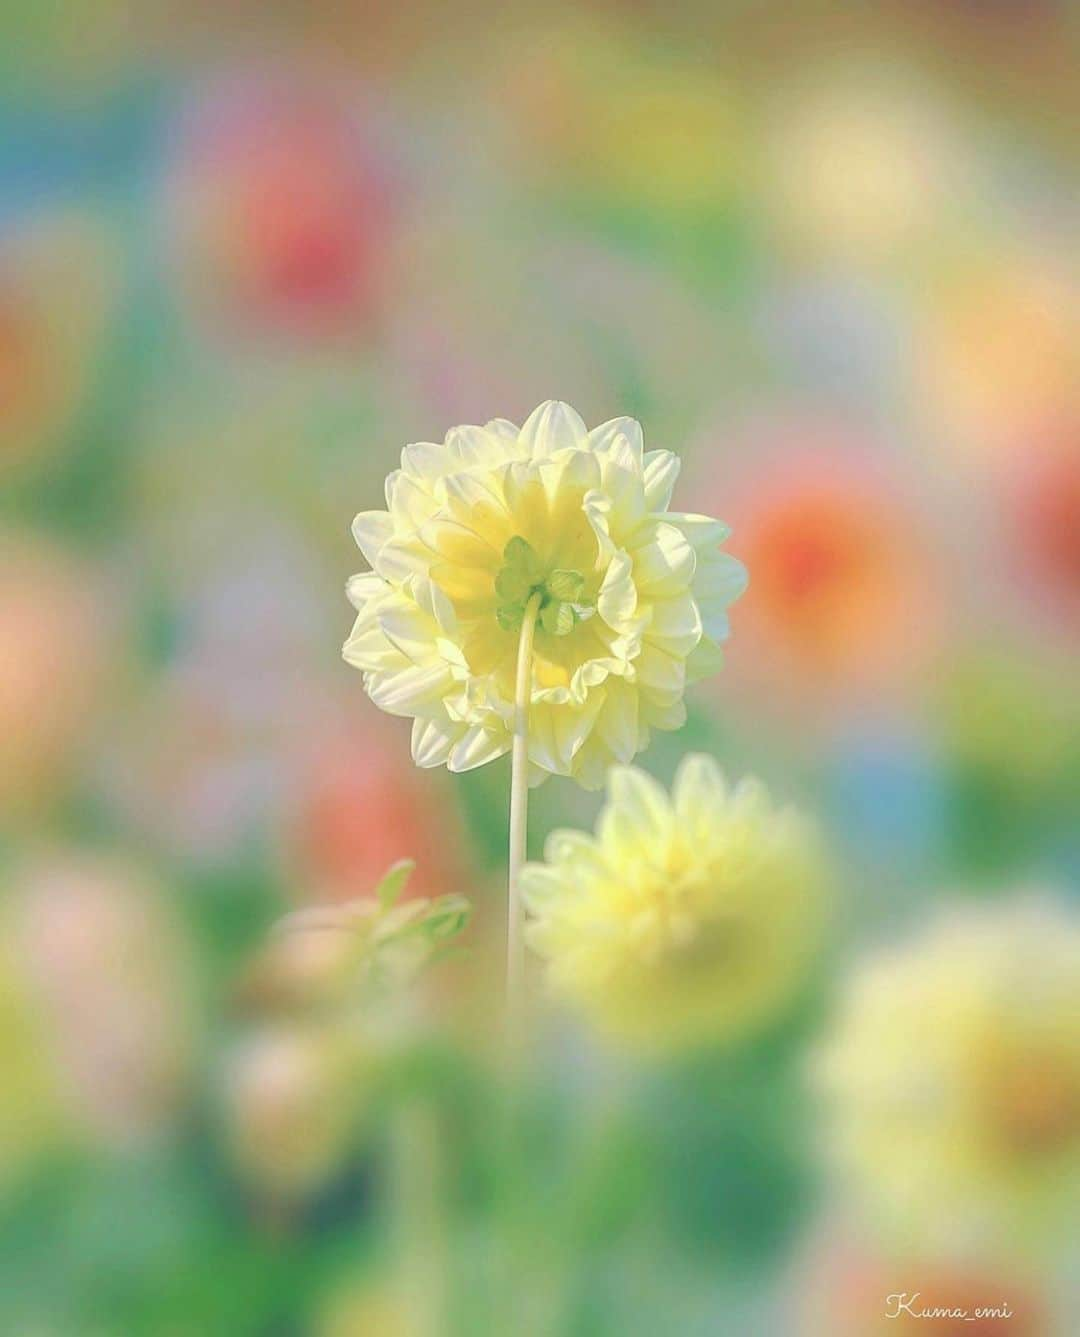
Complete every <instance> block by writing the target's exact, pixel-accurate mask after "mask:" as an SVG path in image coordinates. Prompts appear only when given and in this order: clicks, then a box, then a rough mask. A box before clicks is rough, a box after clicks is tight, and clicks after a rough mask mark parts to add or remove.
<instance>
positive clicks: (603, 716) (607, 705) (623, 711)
mask: <svg viewBox="0 0 1080 1337" xmlns="http://www.w3.org/2000/svg"><path fill="white" fill-rule="evenodd" d="M639 703H640V696H639V693H638V692H637V691H635V689H634V688H633V687H631V686H630V685H629V684H627V683H624V682H622V681H621V680H619V679H613V680H612V681H610V682H609V683H608V685H607V687H606V689H605V693H604V704H603V706H602V707H601V709H600V713H599V714H598V715H597V717H596V733H597V736H598V737H599V738H601V739H602V740H603V742H604V743H605V744H606V745H607V747H608V749H609V750H610V752H611V755H612V757H613V758H614V759H615V760H616V761H618V762H623V763H627V762H630V761H632V760H633V758H634V756H635V754H636V753H637V750H638V739H639V734H640V730H639V727H638V709H639Z"/></svg>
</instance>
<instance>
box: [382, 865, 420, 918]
mask: <svg viewBox="0 0 1080 1337" xmlns="http://www.w3.org/2000/svg"><path fill="white" fill-rule="evenodd" d="M415 867H416V862H415V860H413V859H399V860H398V861H397V863H395V864H391V866H390V867H389V868H388V869H387V870H386V872H385V873H384V874H383V878H382V881H381V882H380V883H379V885H378V886H377V887H376V888H375V895H376V896H377V897H378V900H379V904H380V905H381V906H382V908H383V909H384V910H389V909H390V908H391V907H392V906H393V904H394V903H395V901H396V900H397V898H398V897H399V896H400V895H401V893H402V891H404V889H405V883H406V882H408V880H409V878H410V876H411V875H412V871H413V869H414V868H415Z"/></svg>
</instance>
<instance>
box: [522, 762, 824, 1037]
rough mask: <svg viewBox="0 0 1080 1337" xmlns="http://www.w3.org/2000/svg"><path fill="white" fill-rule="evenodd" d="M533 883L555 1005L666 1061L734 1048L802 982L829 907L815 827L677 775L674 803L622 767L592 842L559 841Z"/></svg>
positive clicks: (536, 924) (537, 932) (682, 772)
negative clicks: (703, 1047) (709, 1047)
mask: <svg viewBox="0 0 1080 1337" xmlns="http://www.w3.org/2000/svg"><path fill="white" fill-rule="evenodd" d="M545 853H546V862H545V863H542V864H529V865H527V866H526V868H525V869H524V870H523V873H522V879H521V887H522V893H523V895H524V898H525V902H526V905H527V906H528V907H529V909H530V910H531V911H532V912H533V914H534V915H535V919H534V921H533V922H532V923H531V925H530V926H529V928H528V930H527V936H528V940H529V941H530V942H531V944H532V946H533V947H534V948H536V950H537V951H538V952H540V953H541V955H543V956H545V957H546V958H548V960H549V962H550V967H549V976H550V982H551V984H552V987H553V989H554V990H555V991H556V992H557V993H558V994H561V995H562V996H563V997H565V998H566V999H567V1000H568V1001H570V1002H572V1003H574V1004H576V1005H578V1006H579V1007H581V1008H582V1009H583V1010H584V1011H585V1012H587V1013H588V1014H590V1016H591V1017H592V1019H593V1020H594V1021H595V1023H596V1024H597V1026H598V1027H599V1028H600V1029H601V1030H603V1031H605V1032H606V1033H607V1034H608V1035H609V1036H610V1037H611V1038H613V1039H616V1040H624V1041H627V1042H630V1043H632V1044H638V1045H641V1046H646V1047H653V1046H655V1047H657V1048H681V1047H684V1046H690V1045H696V1044H703V1043H707V1042H710V1041H715V1042H720V1041H724V1040H730V1039H735V1038H736V1037H738V1036H739V1035H740V1034H742V1033H745V1032H746V1031H748V1030H750V1029H752V1028H754V1027H755V1026H757V1025H759V1024H761V1023H762V1022H764V1021H766V1020H767V1019H768V1018H769V1017H770V1016H771V1015H773V1014H774V1013H775V1012H776V1011H777V1009H778V1008H780V1007H781V1006H782V1005H783V1003H784V1002H785V1001H786V1000H787V999H788V998H789V997H790V995H791V993H792V991H793V990H794V989H795V987H796V986H797V985H798V984H799V983H800V981H801V980H802V979H803V977H804V972H805V968H806V966H807V964H808V962H809V960H810V958H811V956H812V954H813V952H814V950H815V948H816V945H817V942H818V939H819V932H820V928H821V923H822V918H823V912H824V905H825V896H824V877H823V866H822V859H821V853H820V848H819V842H818V838H817V835H816V833H815V830H814V828H813V827H812V825H811V824H810V823H809V822H808V821H806V820H805V819H804V818H803V817H802V816H801V815H800V814H799V813H797V812H795V811H794V810H792V809H790V808H777V807H775V806H774V805H773V804H772V803H771V801H770V799H769V796H768V794H767V792H766V790H765V788H764V787H763V786H762V785H761V784H760V783H758V782H757V781H755V780H743V781H741V782H740V783H739V784H738V785H737V786H736V787H735V788H734V789H729V788H728V786H727V784H726V783H725V781H724V778H723V776H722V775H721V773H720V769H719V767H718V766H717V765H716V763H715V762H714V761H712V759H711V758H709V757H706V756H701V755H691V756H689V757H687V758H685V760H684V761H683V762H682V764H681V766H680V767H679V771H678V774H677V775H676V777H675V784H674V788H673V791H672V794H671V797H670V798H669V797H668V795H667V794H666V793H665V792H664V791H663V790H662V789H661V788H660V786H659V785H658V784H657V783H656V782H655V781H654V780H652V779H651V778H650V777H649V776H647V775H646V774H645V773H644V772H642V771H640V770H637V769H635V768H633V767H615V768H613V769H612V771H611V774H610V776H609V779H608V802H607V804H606V806H605V808H604V810H603V812H602V813H601V815H600V819H599V822H598V824H597V830H596V835H595V837H590V836H587V835H584V834H582V833H580V832H576V831H556V832H554V833H553V834H552V835H551V837H550V838H549V840H548V842H547V848H546V851H545Z"/></svg>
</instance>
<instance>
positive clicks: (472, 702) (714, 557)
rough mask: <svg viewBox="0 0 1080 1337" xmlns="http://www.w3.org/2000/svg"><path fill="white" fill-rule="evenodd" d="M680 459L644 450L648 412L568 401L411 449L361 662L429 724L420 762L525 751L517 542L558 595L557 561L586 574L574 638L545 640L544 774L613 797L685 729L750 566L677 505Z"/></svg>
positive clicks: (538, 655) (358, 603)
mask: <svg viewBox="0 0 1080 1337" xmlns="http://www.w3.org/2000/svg"><path fill="white" fill-rule="evenodd" d="M678 467H679V462H678V459H677V457H676V456H674V455H673V454H671V453H670V452H668V451H652V452H650V453H649V454H647V455H646V454H644V452H643V441H642V434H641V428H640V425H639V424H638V423H636V422H635V421H634V420H633V419H630V418H613V419H611V421H609V422H606V423H603V424H602V425H601V426H600V427H597V428H594V429H593V430H592V431H591V432H590V431H587V429H586V427H585V424H584V423H583V422H582V420H581V418H580V417H579V416H578V414H577V413H576V412H575V411H574V410H573V409H572V408H570V406H569V405H567V404H563V403H559V402H557V401H549V402H548V403H545V404H541V405H540V406H539V408H537V409H536V410H535V412H533V413H532V414H531V415H530V416H529V418H528V419H527V421H526V422H525V424H524V426H523V427H522V428H521V429H520V430H519V429H518V428H517V427H515V426H514V425H513V424H512V423H510V422H507V421H506V420H505V419H493V420H492V421H491V422H488V423H487V424H485V425H484V426H466V427H458V428H454V429H453V430H452V431H450V432H448V433H447V436H446V439H445V440H444V441H443V442H442V443H433V442H416V443H414V444H412V445H409V446H406V447H405V449H404V450H403V451H402V456H401V468H400V469H399V470H396V471H394V473H393V474H391V476H390V477H389V478H388V479H387V486H386V495H387V507H388V509H387V510H385V511H366V512H362V513H361V514H360V515H358V516H357V517H356V520H355V521H354V524H353V533H354V535H355V538H356V541H357V544H358V545H359V547H360V549H361V551H362V552H363V554H364V556H365V557H366V558H367V560H368V562H369V564H370V566H371V567H372V570H371V571H369V572H366V573H363V574H361V575H358V576H354V577H353V578H352V579H351V580H350V581H349V583H348V586H347V594H348V597H349V600H350V602H351V603H352V604H353V606H354V607H355V608H356V610H357V617H356V621H355V624H354V626H353V629H352V632H351V633H350V636H349V638H348V640H347V641H346V643H345V646H344V648H343V655H344V657H345V659H346V660H347V661H348V662H349V663H350V664H353V665H355V666H356V667H357V668H359V669H360V670H361V671H362V672H363V673H364V681H365V687H366V689H367V691H368V693H369V694H370V695H371V697H372V700H373V701H375V703H376V704H377V705H379V706H381V707H382V708H383V709H385V710H387V711H389V712H391V713H393V714H399V715H413V716H414V717H415V723H414V727H413V743H412V746H413V755H414V758H415V760H416V762H417V764H418V765H421V766H437V765H443V764H445V765H447V766H449V767H450V769H452V770H467V769H470V768H472V767H474V766H479V765H483V764H484V763H485V762H486V761H489V760H491V759H492V758H494V757H496V756H499V755H501V753H503V752H505V751H506V750H507V749H508V747H509V743H510V731H511V726H512V721H513V717H514V702H513V699H512V698H513V679H514V672H513V670H514V659H515V656H516V651H517V643H516V635H515V632H514V630H513V627H514V617H513V610H512V609H510V610H509V613H507V614H506V615H504V614H500V616H499V617H497V616H496V613H497V611H498V609H499V607H500V600H502V599H503V596H502V595H499V594H498V593H497V591H496V580H497V578H498V577H499V572H500V570H501V568H502V566H503V564H504V562H505V561H506V557H505V553H506V551H507V544H508V542H509V540H510V539H512V538H521V539H524V540H525V542H526V544H528V545H529V551H531V553H532V554H533V556H532V558H531V559H530V560H531V561H533V562H534V563H538V564H539V566H538V568H537V570H538V571H539V575H536V576H535V577H533V578H534V579H537V580H539V581H541V586H539V587H538V588H543V581H544V580H546V579H547V576H546V575H545V574H544V573H545V572H546V573H550V572H553V571H555V570H569V571H572V572H576V573H578V576H579V577H580V578H581V581H582V585H581V589H582V600H583V602H582V603H581V605H579V606H577V607H576V611H575V616H574V620H573V621H572V622H571V623H570V624H569V629H568V631H566V634H565V636H564V637H561V638H560V637H557V636H555V635H554V628H551V629H546V628H545V627H544V626H543V625H541V626H539V627H538V628H537V631H536V636H535V661H534V671H533V682H532V700H531V709H530V755H529V762H530V779H531V781H532V782H535V781H538V780H541V779H543V778H544V777H545V776H546V775H549V774H561V775H572V776H574V777H575V778H576V779H577V780H578V781H579V782H580V783H582V784H583V785H586V786H590V787H596V786H599V785H600V784H601V783H602V782H603V780H604V777H605V774H606V772H607V770H608V769H609V768H610V766H611V765H613V764H614V763H627V762H629V761H630V760H631V759H632V758H633V756H634V755H635V754H636V753H637V752H639V751H641V749H642V748H643V747H645V746H646V745H647V744H648V740H649V731H650V729H651V728H658V729H674V728H678V727H679V726H680V724H681V723H682V721H683V719H684V718H685V709H684V707H683V703H682V695H683V692H684V690H685V686H686V683H687V681H692V680H694V679H695V678H697V677H700V676H702V675H703V674H704V673H707V672H711V671H714V670H715V669H716V667H718V665H719V663H720V655H719V651H718V649H717V642H718V641H720V640H722V639H724V637H726V635H727V633H728V625H727V608H728V605H729V604H730V603H731V601H732V600H733V599H734V598H736V597H737V595H738V594H739V593H740V592H741V590H742V589H743V587H744V586H745V571H744V569H743V568H742V566H741V565H740V564H739V563H738V562H736V561H735V560H734V559H733V558H730V557H728V556H727V555H726V554H724V553H721V552H720V551H719V550H718V545H719V543H720V542H722V540H723V539H724V538H725V537H726V534H727V531H726V529H725V527H724V526H723V525H721V524H720V523H719V522H717V521H713V520H710V519H709V518H708V517H707V516H700V515H695V514H690V513H682V512H677V513H669V512H668V511H667V509H666V508H667V505H668V503H669V501H670V496H671V490H672V487H673V485H674V482H675V479H676V477H677V474H678ZM545 597H547V596H545ZM519 617H520V613H519ZM500 618H502V619H503V620H502V621H500Z"/></svg>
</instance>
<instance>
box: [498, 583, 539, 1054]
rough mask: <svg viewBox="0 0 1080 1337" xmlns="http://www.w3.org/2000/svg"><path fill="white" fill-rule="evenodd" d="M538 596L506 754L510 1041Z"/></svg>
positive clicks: (517, 1021)
mask: <svg viewBox="0 0 1080 1337" xmlns="http://www.w3.org/2000/svg"><path fill="white" fill-rule="evenodd" d="M540 600H541V596H540V595H539V594H538V593H537V594H533V595H532V596H531V597H530V599H529V601H528V603H527V604H526V605H525V612H524V615H523V617H522V619H521V635H520V637H519V638H518V654H517V673H516V677H515V684H514V744H513V749H512V751H511V754H510V853H509V869H508V880H507V905H506V1009H507V1017H508V1029H509V1034H510V1036H511V1039H512V1040H513V1039H514V1038H516V1036H517V1035H518V1034H519V1029H520V1025H521V1013H522V1000H523V976H524V973H525V944H524V935H523V932H522V930H523V921H524V916H525V911H524V907H523V905H522V901H521V890H520V888H519V886H518V881H519V879H520V876H521V869H522V867H523V865H524V863H525V858H526V851H527V846H528V834H529V704H530V699H531V695H532V668H533V637H534V633H535V631H536V619H537V616H538V615H539V612H540Z"/></svg>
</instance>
